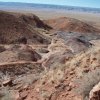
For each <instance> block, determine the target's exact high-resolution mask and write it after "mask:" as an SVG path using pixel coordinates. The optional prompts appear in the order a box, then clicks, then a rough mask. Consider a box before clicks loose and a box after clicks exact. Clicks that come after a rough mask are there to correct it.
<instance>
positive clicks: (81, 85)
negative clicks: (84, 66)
mask: <svg viewBox="0 0 100 100" xmlns="http://www.w3.org/2000/svg"><path fill="white" fill-rule="evenodd" d="M75 82H76V84H77V85H78V88H75V92H77V93H78V94H80V95H82V96H83V98H84V100H87V98H88V97H89V93H90V91H91V90H92V88H93V87H94V86H95V85H96V84H98V83H99V82H100V69H98V68H97V69H95V70H93V71H91V72H89V73H87V74H85V75H84V76H83V77H82V78H80V79H77V80H76V81H75Z"/></svg>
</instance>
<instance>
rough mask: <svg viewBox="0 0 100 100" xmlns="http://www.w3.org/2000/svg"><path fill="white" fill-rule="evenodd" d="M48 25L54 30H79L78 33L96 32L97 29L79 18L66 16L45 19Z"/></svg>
mask: <svg viewBox="0 0 100 100" xmlns="http://www.w3.org/2000/svg"><path fill="white" fill-rule="evenodd" d="M45 23H47V24H48V25H49V26H51V27H52V28H53V29H54V30H59V31H68V32H80V33H98V32H100V30H99V29H97V28H95V27H93V26H91V25H89V24H88V23H85V22H82V21H80V20H77V19H74V18H68V17H60V18H56V19H50V20H46V21H45Z"/></svg>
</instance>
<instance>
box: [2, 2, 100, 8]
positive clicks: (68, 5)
mask: <svg viewBox="0 0 100 100" xmlns="http://www.w3.org/2000/svg"><path fill="white" fill-rule="evenodd" d="M0 2H2V3H20V4H37V5H38V4H40V5H51V6H52V5H53V6H66V7H67V6H70V7H79V8H91V9H100V8H98V7H87V6H73V5H63V4H61V5H59V4H47V3H33V2H7V1H0Z"/></svg>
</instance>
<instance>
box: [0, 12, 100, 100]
mask: <svg viewBox="0 0 100 100" xmlns="http://www.w3.org/2000/svg"><path fill="white" fill-rule="evenodd" d="M51 22H52V21H50V23H51ZM58 22H59V23H58ZM54 23H56V24H57V27H56V25H55V26H53V29H51V27H49V26H48V25H47V24H45V23H44V22H43V21H41V20H40V19H39V18H38V17H37V16H35V15H33V14H30V15H25V14H19V13H8V12H0V100H99V96H100V93H99V91H100V88H99V85H100V83H99V82H100V68H99V67H100V33H98V32H99V30H98V29H96V28H94V27H93V26H90V25H88V24H86V23H84V22H81V21H78V20H76V19H71V18H65V17H64V18H60V19H59V21H58V19H56V21H53V24H54ZM64 23H65V24H64ZM66 24H68V25H66ZM63 25H64V26H63ZM58 26H59V27H58ZM61 27H64V28H63V29H62V28H61ZM52 30H53V31H52ZM58 30H60V31H58ZM68 31H70V32H68ZM53 32H54V33H53ZM84 33H85V34H84ZM52 34H53V35H52ZM96 93H97V94H96Z"/></svg>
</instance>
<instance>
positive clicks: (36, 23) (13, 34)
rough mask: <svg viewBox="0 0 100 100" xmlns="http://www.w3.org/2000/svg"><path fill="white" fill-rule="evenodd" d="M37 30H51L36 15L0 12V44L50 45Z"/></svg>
mask: <svg viewBox="0 0 100 100" xmlns="http://www.w3.org/2000/svg"><path fill="white" fill-rule="evenodd" d="M35 28H42V29H47V30H49V29H51V28H50V27H49V26H48V25H46V24H44V23H43V22H42V21H41V20H40V19H39V18H38V17H37V16H35V15H29V16H27V15H24V14H17V13H16V14H13V13H8V12H3V11H0V43H1V44H11V43H24V44H27V43H35V44H36V43H39V44H41V43H44V44H47V43H49V42H50V41H49V39H48V38H47V37H46V36H44V35H42V34H40V33H39V32H38V31H37V30H35Z"/></svg>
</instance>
